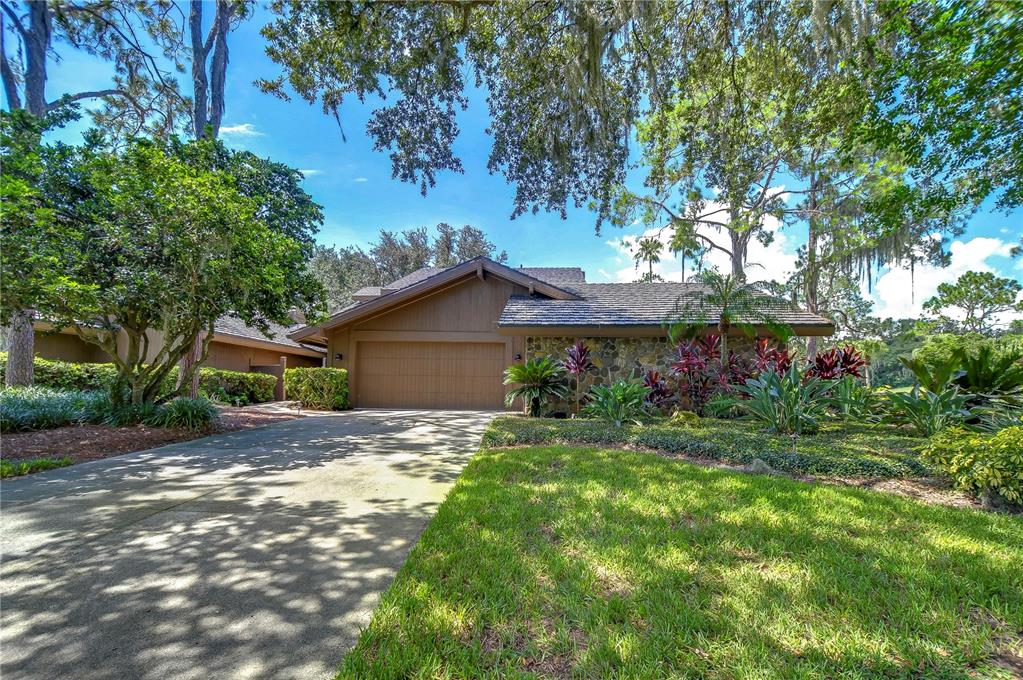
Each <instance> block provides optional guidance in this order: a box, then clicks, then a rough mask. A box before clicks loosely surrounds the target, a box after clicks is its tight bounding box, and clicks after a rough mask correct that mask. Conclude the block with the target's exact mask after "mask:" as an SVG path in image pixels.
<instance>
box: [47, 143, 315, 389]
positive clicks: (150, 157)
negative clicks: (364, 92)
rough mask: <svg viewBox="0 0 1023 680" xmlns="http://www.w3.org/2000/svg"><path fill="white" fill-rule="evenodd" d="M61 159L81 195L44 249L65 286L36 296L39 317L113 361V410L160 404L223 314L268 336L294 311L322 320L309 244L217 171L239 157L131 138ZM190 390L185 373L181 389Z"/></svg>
mask: <svg viewBox="0 0 1023 680" xmlns="http://www.w3.org/2000/svg"><path fill="white" fill-rule="evenodd" d="M65 157H66V158H67V159H68V162H66V163H65V164H64V166H63V168H62V169H61V173H60V174H61V179H62V181H63V182H64V183H65V184H66V187H67V194H68V195H75V196H77V197H78V198H76V199H75V200H74V202H73V203H72V202H70V201H66V202H65V203H64V204H62V205H59V206H58V208H59V212H60V213H61V214H62V215H64V216H65V217H64V219H65V221H66V223H67V224H66V226H65V228H64V230H63V232H62V233H60V234H55V233H52V232H51V233H49V234H44V235H43V238H42V240H43V241H47V242H51V243H52V247H53V248H54V250H56V251H57V252H58V259H57V261H56V263H55V265H56V267H55V269H56V270H57V271H60V272H62V273H63V274H64V275H65V277H66V282H65V283H64V284H63V285H57V286H54V287H53V289H52V290H51V291H49V292H48V293H47V294H45V295H43V296H41V297H40V299H38V300H37V303H38V309H39V310H40V311H41V312H42V313H44V314H45V315H46V317H47V318H48V319H51V320H52V321H53V322H54V323H55V324H56V325H57V326H58V327H62V328H71V329H73V330H74V331H75V333H76V334H77V335H78V337H80V338H81V339H82V340H83V341H85V342H89V343H93V344H96V345H98V346H99V347H100V348H102V349H103V350H104V351H105V352H106V353H107V354H109V355H110V356H111V358H112V360H113V362H114V364H115V366H116V367H117V378H116V380H115V383H114V386H113V387H112V392H111V396H112V398H113V399H114V401H115V402H117V403H120V402H122V401H124V402H130V403H132V404H141V403H147V402H153V401H156V400H157V399H158V398H160V397H161V393H162V391H163V385H164V381H165V379H166V378H167V377H168V376H169V375H170V373H171V371H173V369H174V367H175V366H176V365H178V362H179V361H180V360H181V358H182V357H183V356H185V354H186V353H188V352H190V351H191V349H192V347H193V343H194V339H195V338H196V337H197V336H198V335H200V333H202V332H205V335H203V338H204V340H203V352H204V355H203V358H205V352H207V351H208V348H209V342H210V339H211V338H212V337H213V326H214V323H215V322H216V320H217V319H218V318H220V317H221V316H222V315H224V314H228V313H230V314H233V315H235V316H237V317H239V318H241V319H242V320H244V321H245V323H247V324H249V325H252V326H255V327H257V328H263V329H265V328H266V327H267V323H268V322H269V321H275V322H278V323H289V319H290V317H289V315H288V314H289V311H290V310H291V309H293V308H295V307H297V308H299V309H302V310H303V311H305V312H306V313H307V314H308V315H309V316H310V318H316V317H317V316H318V315H319V313H320V311H321V306H322V302H321V296H322V289H321V288H320V287H319V285H318V283H317V282H316V280H315V279H314V278H313V277H312V276H311V275H309V274H308V273H307V272H306V259H307V256H308V250H309V248H310V244H309V243H306V242H303V240H300V239H299V238H296V237H295V236H294V235H290V234H288V233H287V232H286V230H283V229H280V228H279V227H278V225H275V224H274V220H273V216H272V215H269V214H265V213H264V214H261V211H262V210H263V208H264V207H265V202H264V206H261V204H260V203H261V202H260V200H258V198H254V197H251V196H247V195H245V194H244V193H243V192H242V191H240V190H239V184H240V181H239V178H238V177H236V176H235V174H233V173H232V172H231V169H230V168H229V167H228V168H218V167H216V165H217V163H216V160H217V159H224V158H227V159H233V158H235V157H236V156H234V155H232V154H231V153H230V152H228V151H226V150H225V149H223V147H222V146H220V145H219V144H218V143H216V142H214V141H211V140H204V141H199V142H189V143H187V144H182V143H167V144H164V143H159V142H152V141H148V140H136V141H132V142H129V143H128V144H127V145H126V146H125V148H124V149H123V150H121V151H109V150H102V149H99V148H97V147H96V146H95V145H90V144H86V145H84V146H82V147H80V148H76V149H73V150H72V151H71V152H68V153H66V154H65ZM292 172H295V174H296V175H297V174H298V173H297V172H296V171H292ZM58 237H59V238H61V241H60V242H59V243H53V239H54V238H58ZM310 241H311V238H310ZM156 334H159V336H160V339H161V341H160V342H159V343H158V346H156V347H154V346H153V345H152V343H153V339H154V337H156ZM195 369H196V365H195V364H193V365H191V366H190V367H189V370H191V371H194V370H195ZM190 382H191V376H190V375H185V376H184V378H183V380H181V381H179V387H178V390H179V391H180V390H181V389H183V386H184V385H188V384H190Z"/></svg>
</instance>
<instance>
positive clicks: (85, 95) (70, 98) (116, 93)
mask: <svg viewBox="0 0 1023 680" xmlns="http://www.w3.org/2000/svg"><path fill="white" fill-rule="evenodd" d="M99 97H124V98H125V99H127V100H128V101H129V102H131V103H132V106H134V107H135V108H136V109H137V110H138V111H139V113H144V112H146V111H147V110H148V109H147V108H146V107H145V106H142V104H141V103H140V102H139V100H137V99H135V97H133V96H132V95H130V94H129V93H128V92H127V91H126V90H122V89H120V88H116V87H115V88H110V89H108V90H91V91H89V92H79V93H77V94H66V95H64V96H63V97H61V98H60V99H58V100H56V101H52V102H50V103H48V104H47V105H46V111H47V113H49V112H50V111H53V110H54V109H55V108H57V107H59V106H63V105H64V104H69V103H71V102H78V101H82V100H83V99H98V98H99Z"/></svg>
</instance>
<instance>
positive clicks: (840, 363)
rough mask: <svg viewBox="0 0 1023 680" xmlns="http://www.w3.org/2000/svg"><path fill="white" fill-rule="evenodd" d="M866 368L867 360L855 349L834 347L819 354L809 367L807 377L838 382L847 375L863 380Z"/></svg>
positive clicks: (849, 346)
mask: <svg viewBox="0 0 1023 680" xmlns="http://www.w3.org/2000/svg"><path fill="white" fill-rule="evenodd" d="M866 366H867V360H866V359H864V358H863V355H862V354H860V353H859V352H858V351H857V350H856V348H855V347H852V346H851V345H846V346H845V347H832V348H831V349H829V350H828V351H826V352H818V353H817V356H815V357H814V358H813V360H812V361H810V363H809V366H807V369H806V375H807V377H810V378H820V379H821V380H837V379H838V378H842V377H845V376H847V375H851V376H854V377H856V378H862V377H863V369H864V368H865V367H866Z"/></svg>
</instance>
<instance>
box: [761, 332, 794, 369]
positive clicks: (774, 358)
mask: <svg viewBox="0 0 1023 680" xmlns="http://www.w3.org/2000/svg"><path fill="white" fill-rule="evenodd" d="M791 365H792V356H791V355H790V354H789V351H788V349H786V348H779V347H772V346H771V340H770V338H757V339H756V342H755V343H754V345H753V367H754V368H755V369H756V370H757V371H760V372H763V371H774V372H775V373H786V372H787V371H788V370H789V366H791Z"/></svg>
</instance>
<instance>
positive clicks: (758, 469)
mask: <svg viewBox="0 0 1023 680" xmlns="http://www.w3.org/2000/svg"><path fill="white" fill-rule="evenodd" d="M743 470H744V471H746V472H749V473H751V474H754V475H781V474H782V472H781V471H779V470H775V469H774V468H773V467H771V466H770V465H768V464H767V463H765V462H764V461H763V460H762V459H760V458H754V459H753V460H751V461H750V462H749V465H746V466H745V467H743Z"/></svg>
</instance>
